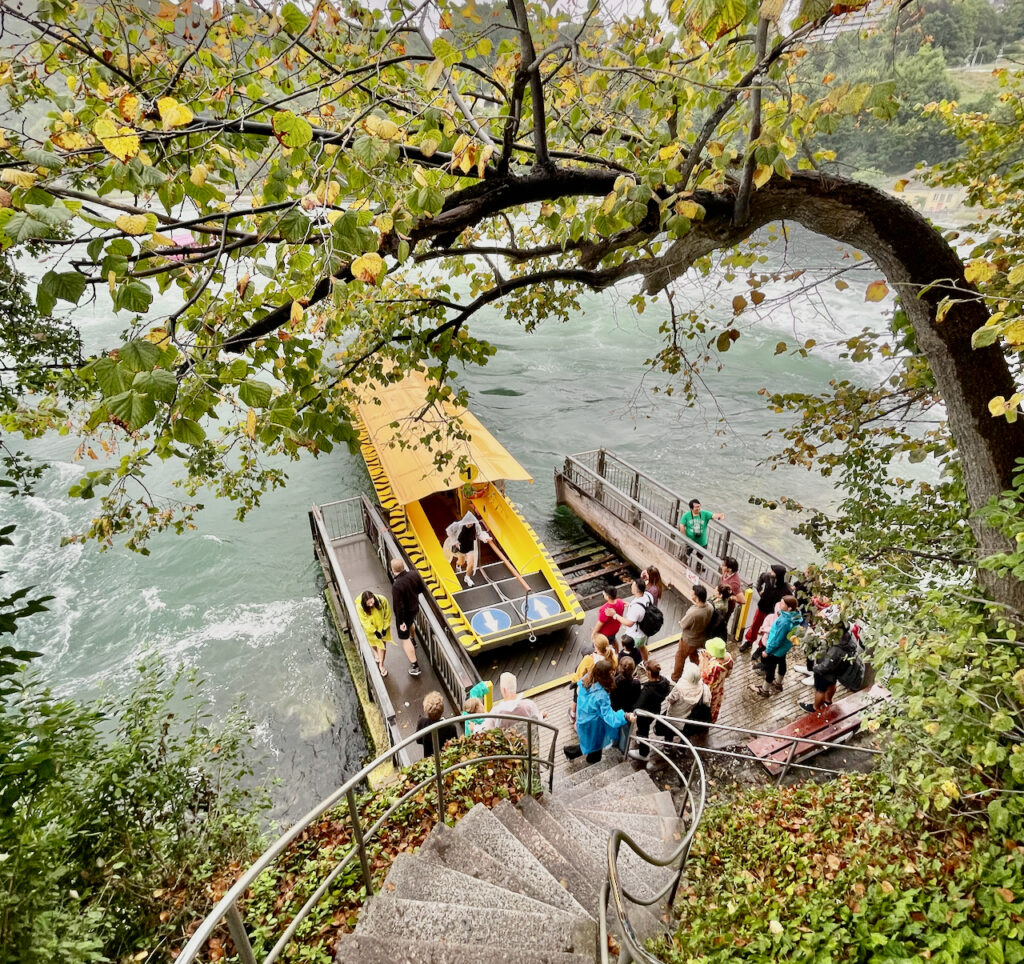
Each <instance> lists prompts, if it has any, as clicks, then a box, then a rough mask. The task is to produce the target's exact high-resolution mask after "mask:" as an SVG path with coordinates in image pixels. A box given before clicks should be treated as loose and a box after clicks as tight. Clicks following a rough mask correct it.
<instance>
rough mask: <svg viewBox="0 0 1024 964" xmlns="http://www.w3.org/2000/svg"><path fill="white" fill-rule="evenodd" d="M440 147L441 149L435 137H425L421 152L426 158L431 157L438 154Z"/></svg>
mask: <svg viewBox="0 0 1024 964" xmlns="http://www.w3.org/2000/svg"><path fill="white" fill-rule="evenodd" d="M438 147H440V143H439V142H438V140H437V138H435V137H424V138H423V140H422V141H420V151H421V153H422V154H423V156H424V157H431V156H433V155H434V154H436V153H437V149H438Z"/></svg>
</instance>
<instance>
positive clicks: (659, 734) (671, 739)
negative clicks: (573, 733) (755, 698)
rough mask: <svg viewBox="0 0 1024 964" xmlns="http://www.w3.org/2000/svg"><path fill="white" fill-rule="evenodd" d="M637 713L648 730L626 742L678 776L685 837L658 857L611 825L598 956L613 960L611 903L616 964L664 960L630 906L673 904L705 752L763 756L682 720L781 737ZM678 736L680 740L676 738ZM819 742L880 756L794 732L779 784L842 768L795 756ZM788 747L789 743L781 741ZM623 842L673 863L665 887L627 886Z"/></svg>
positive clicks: (701, 800) (700, 791) (698, 809)
mask: <svg viewBox="0 0 1024 964" xmlns="http://www.w3.org/2000/svg"><path fill="white" fill-rule="evenodd" d="M636 714H637V716H638V717H647V718H649V719H650V720H651V725H650V728H649V730H648V735H647V736H645V737H644V736H640V735H639V733H638V732H637V729H636V723H635V722H634V723H633V724H632V725H631V728H630V739H629V741H628V743H627V745H635V746H638V747H647V750H648V757H649V759H651V760H660V761H661V764H662V765H663V766H665V767H667V768H668V769H670V770H672V771H674V772H675V774H676V777H677V778H678V780H679V783H680V787H681V792H682V796H683V799H682V803H681V806H680V807H679V808H678V811H679V819H680V821H681V827H680V832H681V839H680V842H679V843H678V845H677V846H676V847H675V849H674V850H673V851H672V852H671V853H670V854H662V855H661V856H660V857H659V856H657V855H655V854H650V853H648V852H647V851H646V850H645V849H644V848H643V847H641V846H640V845H639V844H637V843H636V842H635V841H634V840H633V839H632V838H631V837H630V836H629V834H628V833H627V832H625V831H624V830H612V831H611V833H610V834H609V837H608V866H607V869H606V872H607V876H606V878H605V881H604V885H603V886H602V889H601V903H600V908H599V910H600V914H599V920H598V923H599V929H598V960H600V961H601V964H609V952H608V907H609V902H610V903H611V909H612V913H613V915H614V917H615V920H616V922H617V924H618V939H619V957H618V964H630V962H632V961H639V962H641V964H661V962H660V960H659V958H657V957H654V956H653V955H652V954H651V953H650V952H648V951H647V950H645V948H644V946H643V941H642V940H641V939H640V938H639V937H638V936H637V934H636V931H635V930H634V929H633V926H632V924H631V923H630V920H629V907H630V905H631V904H635V905H640V906H650V905H652V904H657V903H659V902H660V901H663V900H664V901H666V902H667V905H668V906H669V907H671V906H672V904H673V902H674V901H675V896H676V892H677V890H678V888H679V882H680V880H681V879H682V876H683V872H684V870H685V869H686V861H687V859H688V858H689V855H690V849H691V847H692V845H693V837H694V833H695V832H696V830H697V825H698V823H699V822H700V819H701V816H702V815H703V811H704V804H705V799H706V792H707V776H706V772H705V769H704V763H703V760H702V759H701V756H702V755H705V754H706V755H711V756H723V757H732V758H739V759H748V760H751V761H753V762H756V763H759V762H760V760H759V758H758V757H756V756H755V755H754V754H753V753H750V754H741V753H736V752H735V751H733V750H726V749H718V748H715V747H708V746H704V745H703V744H702V743H701V742H698V743H696V744H695V743H693V742H692V741H691V740H689V739H687V737H686V736H685V735H684V734H683V732H682V731H681V730H680V727H681V726H685V727H687V728H689V727H699V728H702V729H703V730H704V731H705V732H704V733H703V734H701V739H702V740H703V739H706V735H707V733H708V732H710V731H720V732H723V733H736V734H743V736H744V737H749V736H754V737H761V736H767V737H773V738H776V739H782V738H780V737H779V735H778V734H777V733H768V732H765V731H764V730H754V729H750V728H748V727H740V726H729V725H726V724H724V723H696V722H693V721H690V720H677V719H672V718H669V717H664V716H660V715H658V714H654V713H649V712H647V711H645V710H637V711H636ZM676 740H678V741H679V742H675V741H676ZM806 745H811V746H816V747H818V748H819V749H820V750H834V749H841V750H843V751H845V752H852V753H861V754H864V755H867V756H878V755H880V754H881V751H880V750H876V749H874V748H873V747H863V746H850V745H849V744H846V743H834V742H833V743H829V742H826V741H823V740H812V739H807V738H805V737H792V738H791V741H790V747H789V751H788V757H787V759H786V760H785V761H784V763H783V766H782V769H781V771H780V773H779V776H778V781H777V782H778V783H779V784H780V785H781V783H782V781H783V780H784V779H785V777H786V775H787V774H788V773H789V772H790V771H791V770H804V771H808V772H813V773H818V774H831V775H838V774H839V773H841V772H842V771H841V770H837V769H834V768H832V767H821V766H812V765H810V764H807V763H798V762H796V761H795V760H794V759H793V757H794V755H795V753H796V750H797V747H798V746H801V747H803V746H806ZM782 746H783V747H785V743H783V744H782ZM623 846H626V847H628V848H629V849H630V850H632V851H633V852H634V853H635V854H636V855H637V856H638V857H639V858H640V859H641V860H643V861H644V862H645V863H647V864H648V865H650V866H651V867H672V868H673V870H674V873H673V875H672V877H671V878H670V879H669V880H668V881H667V882H666V883H665V884H664V885H663V886H662V887H661V889H660V890H659V891H658V892H657V893H655V894H653V895H651V894H648V895H647V896H646V897H640V896H639V895H638V894H634V893H631V892H630V891H629V890H627V889H626V887H625V886H624V884H623V882H622V878H621V876H620V874H619V853H620V851H621V849H622V847H623Z"/></svg>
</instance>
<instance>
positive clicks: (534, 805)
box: [519, 797, 605, 888]
mask: <svg viewBox="0 0 1024 964" xmlns="http://www.w3.org/2000/svg"><path fill="white" fill-rule="evenodd" d="M556 799H558V798H557V797H556ZM519 806H520V808H521V809H522V813H523V816H524V817H525V818H526V820H527V821H528V822H529V823H530V824H531V825H532V826H534V827H536V828H537V830H539V831H540V832H541V833H542V834H544V837H545V838H546V839H547V840H548V841H549V842H550V843H551V845H552V846H553V847H555V849H556V850H557V851H558V852H559V853H560V854H561V855H562V856H563V857H565V859H566V860H568V861H570V862H571V863H572V864H574V865H575V866H577V867H579V868H580V870H582V871H583V872H584V873H586V874H587V875H588V876H589V877H590V879H591V880H596V881H598V882H599V883H598V887H599V888H600V883H601V882H603V881H604V877H605V866H604V864H601V863H599V862H597V861H596V860H594V859H593V857H592V856H591V854H589V853H588V852H587V851H586V849H584V848H583V847H581V846H580V844H579V843H578V841H577V840H576V838H575V837H573V835H572V833H571V832H570V831H569V830H568V829H566V828H565V827H563V826H562V824H561V823H559V822H558V820H556V819H555V818H554V817H553V816H552V815H551V813H550V811H549V810H548V809H547V808H546V807H545V806H544V805H543V804H541V802H540V801H539V800H537V799H536V798H534V797H523V798H522V799H521V800H520V801H519Z"/></svg>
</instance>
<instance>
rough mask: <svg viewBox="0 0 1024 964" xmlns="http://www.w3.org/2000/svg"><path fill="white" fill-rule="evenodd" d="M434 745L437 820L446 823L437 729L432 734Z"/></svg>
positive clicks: (439, 742)
mask: <svg viewBox="0 0 1024 964" xmlns="http://www.w3.org/2000/svg"><path fill="white" fill-rule="evenodd" d="M430 736H431V742H432V744H433V747H434V782H435V783H436V784H437V822H438V823H444V822H445V819H444V777H443V776H442V775H441V746H440V744H441V741H440V740H439V739H438V738H437V737H438V733H437V730H434V732H433V733H431V734H430Z"/></svg>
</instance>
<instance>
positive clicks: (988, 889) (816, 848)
mask: <svg viewBox="0 0 1024 964" xmlns="http://www.w3.org/2000/svg"><path fill="white" fill-rule="evenodd" d="M1022 870H1024V845H1021V844H1020V843H1018V842H1017V841H1016V840H1006V841H1004V840H1003V839H1002V838H998V839H990V838H988V837H987V836H986V835H985V833H984V832H983V831H982V830H981V828H980V827H977V826H976V827H975V829H974V830H973V831H972V830H970V829H968V828H967V827H966V826H965V825H962V824H954V825H952V826H950V825H942V824H938V823H935V822H932V821H929V820H928V819H926V818H925V815H924V814H923V812H922V811H920V810H918V809H917V807H916V805H915V803H914V801H913V800H912V799H910V798H908V797H907V796H905V795H901V794H898V793H893V792H891V791H890V790H888V789H887V788H886V786H885V785H884V784H883V783H882V782H881V781H879V780H878V779H877V778H875V777H863V776H856V777H853V776H851V777H847V778H843V779H841V780H838V781H834V782H831V783H826V784H822V785H805V786H801V787H795V788H794V787H789V788H783V789H776V788H771V789H765V790H757V791H754V792H749V793H747V794H745V795H742V796H740V797H738V798H736V799H733V800H731V801H729V802H728V803H726V804H717V805H712V806H711V807H710V808H709V809H708V810H707V811H706V812H705V816H704V819H703V820H702V822H701V826H700V829H699V831H698V833H697V835H696V837H695V844H694V850H693V852H692V854H691V857H690V861H689V864H688V869H687V875H686V881H687V883H685V884H684V886H683V888H682V889H681V891H680V896H679V900H678V903H677V910H678V911H679V913H680V919H679V925H678V930H677V932H676V934H675V937H674V938H673V939H672V940H671V941H666V942H663V943H662V944H661V946H658V947H656V948H655V950H656V951H657V952H658V953H659V955H660V956H661V957H662V958H663V959H664V960H666V961H668V962H669V964H683V962H691V961H692V962H697V961H699V962H705V961H706V962H716V961H722V962H725V961H768V960H772V961H794V962H795V961H807V962H811V961H813V962H816V964H826V962H831V961H851V962H852V961H857V962H875V961H878V962H881V961H911V960H914V961H920V960H930V961H932V962H942V964H959V962H961V961H966V960H971V961H987V962H989V964H1002V962H1004V961H1005V962H1010V964H1015V962H1019V961H1022V960H1024V892H1022V890H1021V886H1020V885H1021V879H1022Z"/></svg>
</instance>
